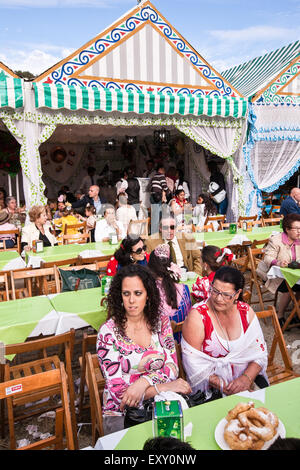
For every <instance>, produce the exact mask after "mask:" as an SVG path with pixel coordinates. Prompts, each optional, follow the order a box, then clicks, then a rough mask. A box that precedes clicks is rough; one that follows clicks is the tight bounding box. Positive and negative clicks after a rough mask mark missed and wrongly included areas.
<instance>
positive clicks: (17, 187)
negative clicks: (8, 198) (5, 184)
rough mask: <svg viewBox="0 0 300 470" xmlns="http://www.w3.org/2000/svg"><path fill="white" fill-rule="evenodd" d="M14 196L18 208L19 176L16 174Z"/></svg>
mask: <svg viewBox="0 0 300 470" xmlns="http://www.w3.org/2000/svg"><path fill="white" fill-rule="evenodd" d="M16 196H17V206H18V207H19V206H20V193H19V175H18V174H16Z"/></svg>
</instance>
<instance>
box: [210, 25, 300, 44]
mask: <svg viewBox="0 0 300 470" xmlns="http://www.w3.org/2000/svg"><path fill="white" fill-rule="evenodd" d="M293 32H294V33H295V34H297V33H299V28H298V29H293V28H289V29H287V28H279V27H275V26H268V25H259V26H250V27H249V28H243V29H229V30H225V29H223V30H222V29H220V30H212V31H209V34H210V36H212V37H213V38H215V39H217V40H219V41H226V42H227V43H232V42H245V41H247V42H257V41H266V40H267V41H271V40H280V39H286V38H287V37H289V36H291V34H292V33H293Z"/></svg>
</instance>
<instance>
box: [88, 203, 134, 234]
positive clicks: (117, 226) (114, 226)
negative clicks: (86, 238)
mask: <svg viewBox="0 0 300 470" xmlns="http://www.w3.org/2000/svg"><path fill="white" fill-rule="evenodd" d="M112 235H116V236H117V238H118V241H120V240H122V239H123V238H124V237H125V236H126V233H125V229H124V227H123V224H122V222H120V221H119V220H116V215H115V209H114V208H113V207H107V208H106V209H105V211H104V218H103V219H101V220H98V222H97V223H96V228H95V241H96V242H108V241H110V239H111V236H112Z"/></svg>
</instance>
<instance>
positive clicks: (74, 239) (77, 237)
mask: <svg viewBox="0 0 300 470" xmlns="http://www.w3.org/2000/svg"><path fill="white" fill-rule="evenodd" d="M62 240H63V245H69V243H78V244H82V243H91V233H90V232H89V233H78V234H74V235H63V236H62Z"/></svg>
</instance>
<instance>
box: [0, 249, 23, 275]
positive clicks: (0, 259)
mask: <svg viewBox="0 0 300 470" xmlns="http://www.w3.org/2000/svg"><path fill="white" fill-rule="evenodd" d="M25 267H26V264H25V261H24V260H23V258H21V256H20V255H19V253H18V252H17V251H0V271H11V270H14V269H22V268H25Z"/></svg>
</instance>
